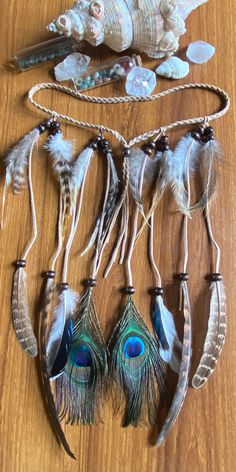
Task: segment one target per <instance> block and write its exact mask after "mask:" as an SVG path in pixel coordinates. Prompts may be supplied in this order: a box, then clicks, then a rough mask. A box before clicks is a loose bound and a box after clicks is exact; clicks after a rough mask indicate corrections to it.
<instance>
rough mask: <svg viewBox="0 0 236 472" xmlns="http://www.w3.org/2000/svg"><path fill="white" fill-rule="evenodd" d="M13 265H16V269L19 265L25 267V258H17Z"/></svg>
mask: <svg viewBox="0 0 236 472" xmlns="http://www.w3.org/2000/svg"><path fill="white" fill-rule="evenodd" d="M14 265H15V266H16V267H17V269H19V268H20V267H25V266H26V260H25V259H17V260H16V262H15V264H14Z"/></svg>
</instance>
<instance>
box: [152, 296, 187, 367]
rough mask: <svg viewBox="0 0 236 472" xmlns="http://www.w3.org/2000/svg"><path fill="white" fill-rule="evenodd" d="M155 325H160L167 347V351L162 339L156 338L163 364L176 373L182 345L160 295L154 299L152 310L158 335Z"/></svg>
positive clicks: (170, 315)
mask: <svg viewBox="0 0 236 472" xmlns="http://www.w3.org/2000/svg"><path fill="white" fill-rule="evenodd" d="M157 323H158V325H159V326H160V325H161V327H162V329H163V332H164V336H165V338H166V341H167V344H168V346H169V348H168V349H167V348H164V347H163V345H162V339H160V338H161V336H158V337H159V341H160V348H159V352H160V356H161V358H162V359H163V360H164V362H166V363H167V364H169V365H170V367H171V369H172V370H174V371H175V372H177V373H178V372H179V368H180V356H179V353H180V352H181V350H182V343H181V342H180V340H179V337H178V334H177V331H176V328H175V323H174V319H173V316H172V314H171V313H170V311H169V310H168V309H167V308H166V306H165V305H164V302H163V299H162V297H161V296H160V295H159V296H157V297H156V304H155V305H154V310H153V324H154V328H155V330H156V332H157V334H159V333H160V331H159V330H158V327H157Z"/></svg>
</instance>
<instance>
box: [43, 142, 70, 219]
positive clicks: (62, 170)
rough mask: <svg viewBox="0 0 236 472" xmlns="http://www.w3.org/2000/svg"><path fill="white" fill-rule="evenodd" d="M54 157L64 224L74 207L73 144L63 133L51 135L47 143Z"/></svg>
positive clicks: (53, 164)
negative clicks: (61, 199)
mask: <svg viewBox="0 0 236 472" xmlns="http://www.w3.org/2000/svg"><path fill="white" fill-rule="evenodd" d="M45 147H46V149H47V150H48V151H49V153H50V155H51V157H52V167H53V170H54V173H55V175H56V177H57V179H58V181H59V184H60V186H61V192H62V198H63V211H62V213H63V226H64V224H65V219H66V217H67V216H68V215H70V214H71V212H72V208H73V207H74V203H75V202H74V198H75V195H74V185H73V183H74V182H73V144H72V142H71V141H67V140H65V139H64V138H63V134H62V133H56V134H55V135H52V136H49V138H48V140H47V143H46V145H45Z"/></svg>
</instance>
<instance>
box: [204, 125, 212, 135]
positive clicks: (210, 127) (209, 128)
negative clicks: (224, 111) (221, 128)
mask: <svg viewBox="0 0 236 472" xmlns="http://www.w3.org/2000/svg"><path fill="white" fill-rule="evenodd" d="M213 133H214V128H213V126H207V128H205V130H204V134H205V135H206V136H209V135H211V134H213Z"/></svg>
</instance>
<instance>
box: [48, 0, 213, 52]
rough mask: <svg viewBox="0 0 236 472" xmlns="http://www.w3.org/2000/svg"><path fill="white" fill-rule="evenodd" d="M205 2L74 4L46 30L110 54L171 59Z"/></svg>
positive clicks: (113, 0)
mask: <svg viewBox="0 0 236 472" xmlns="http://www.w3.org/2000/svg"><path fill="white" fill-rule="evenodd" d="M206 2H207V0H106V1H105V0H104V2H103V0H96V1H92V2H91V1H89V0H77V1H76V2H75V4H74V5H73V6H72V8H71V9H69V10H66V11H65V13H64V14H63V15H60V16H59V17H58V18H57V19H56V20H54V21H53V22H52V23H50V25H49V26H48V28H49V30H50V31H53V32H57V33H59V34H64V35H66V36H73V37H74V38H75V39H76V40H78V41H81V40H83V39H85V40H86V41H88V42H89V43H90V44H92V45H93V46H97V45H99V44H102V43H105V44H106V45H107V46H109V47H110V48H111V49H113V51H116V52H121V51H124V50H125V49H128V48H132V49H134V50H137V51H140V52H144V53H146V54H147V55H148V56H149V57H155V58H161V57H163V56H166V55H167V56H170V55H172V54H173V53H174V52H175V51H177V49H178V47H179V37H180V36H181V35H182V34H184V33H185V32H186V29H185V19H186V17H187V16H188V15H189V14H190V13H191V11H192V10H194V9H195V8H197V7H198V6H200V5H202V4H204V3H206Z"/></svg>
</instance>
